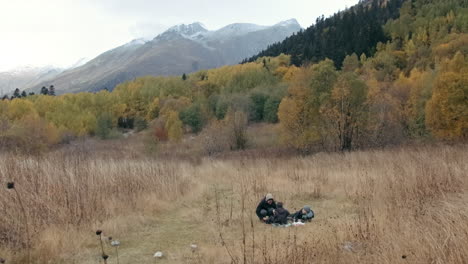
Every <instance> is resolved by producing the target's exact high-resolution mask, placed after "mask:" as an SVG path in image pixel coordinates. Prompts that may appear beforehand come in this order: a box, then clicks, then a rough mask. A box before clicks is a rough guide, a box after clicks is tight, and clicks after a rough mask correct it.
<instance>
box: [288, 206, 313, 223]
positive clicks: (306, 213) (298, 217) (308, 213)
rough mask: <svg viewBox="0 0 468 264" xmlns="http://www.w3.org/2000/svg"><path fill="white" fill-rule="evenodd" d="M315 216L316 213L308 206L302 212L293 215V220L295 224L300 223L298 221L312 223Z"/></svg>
mask: <svg viewBox="0 0 468 264" xmlns="http://www.w3.org/2000/svg"><path fill="white" fill-rule="evenodd" d="M314 216H315V214H314V211H312V209H310V206H308V205H306V206H304V207H303V208H302V209H301V210H299V211H297V212H295V213H294V214H293V215H292V218H293V220H294V222H298V221H301V222H310V221H311V220H312V218H314Z"/></svg>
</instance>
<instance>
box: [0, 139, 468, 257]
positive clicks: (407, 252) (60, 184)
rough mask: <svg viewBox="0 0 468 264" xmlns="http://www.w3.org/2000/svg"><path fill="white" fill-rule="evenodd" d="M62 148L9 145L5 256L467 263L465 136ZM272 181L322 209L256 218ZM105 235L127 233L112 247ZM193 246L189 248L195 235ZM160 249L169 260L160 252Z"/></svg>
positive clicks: (1, 238) (0, 161) (277, 191)
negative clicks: (258, 150) (381, 145)
mask: <svg viewBox="0 0 468 264" xmlns="http://www.w3.org/2000/svg"><path fill="white" fill-rule="evenodd" d="M106 153H110V154H108V155H101V154H100V152H98V151H89V150H87V149H86V148H76V149H61V150H56V151H53V152H50V153H48V154H45V155H43V156H40V157H31V156H16V155H7V154H4V155H1V156H0V183H1V186H3V187H2V189H1V190H0V257H2V258H4V259H6V260H7V262H6V263H27V258H26V252H27V250H26V248H27V247H28V243H27V237H26V232H25V231H26V230H25V221H24V220H25V219H24V217H23V216H22V212H21V208H20V206H19V205H18V202H19V201H18V200H17V198H16V196H15V193H14V192H13V190H7V188H6V185H7V182H9V181H14V182H15V187H16V190H17V191H18V193H19V194H20V196H21V199H22V202H23V204H24V207H25V209H26V213H27V219H28V226H29V231H30V234H31V263H77V264H78V263H83V264H88V263H90V264H91V263H104V262H103V261H102V259H101V256H100V255H101V253H100V252H101V248H100V245H99V243H100V242H99V238H98V237H97V236H96V235H95V232H96V230H97V229H102V230H103V237H102V239H103V242H104V250H105V251H106V254H108V255H109V256H110V258H109V259H108V260H107V263H142V264H144V263H252V264H253V263H262V264H267V263H268V264H276V263H296V264H299V263H467V262H468V247H467V246H466V245H468V207H467V206H466V205H467V203H468V147H467V146H466V145H458V146H430V147H406V148H397V149H390V150H374V151H371V150H370V151H357V152H352V153H344V154H340V153H330V154H326V153H319V154H315V155H311V156H307V157H289V158H285V157H283V158H261V157H258V156H254V155H251V154H244V155H243V154H239V155H236V156H235V157H232V158H226V157H224V158H199V159H194V160H177V159H174V158H164V157H160V158H145V157H142V156H141V155H138V154H137V153H131V152H128V151H126V152H125V154H123V152H122V153H120V152H118V151H113V150H112V149H110V150H108V151H107V152H106ZM267 192H271V193H273V194H274V196H275V198H276V200H278V201H283V202H284V203H285V207H286V208H287V209H289V210H290V211H293V210H294V209H299V208H300V207H302V206H303V205H305V204H308V205H311V206H312V208H313V210H314V211H315V213H316V218H315V219H314V220H313V221H312V223H310V224H307V225H306V226H303V227H290V228H275V227H271V226H267V225H264V224H261V223H260V222H259V221H258V220H257V219H256V217H255V215H254V210H255V207H256V204H257V203H258V201H259V200H260V199H261V197H262V196H263V195H264V194H265V193H267ZM108 236H112V237H113V238H114V239H118V240H120V242H121V245H120V247H119V248H118V255H119V256H118V258H117V252H116V248H112V247H111V246H110V245H109V242H108V239H107V237H108ZM191 244H196V245H197V246H198V248H197V249H196V250H191V248H190V245H191ZM158 250H160V251H162V252H163V253H164V257H163V258H162V259H155V258H154V257H153V254H154V253H155V252H156V251H158Z"/></svg>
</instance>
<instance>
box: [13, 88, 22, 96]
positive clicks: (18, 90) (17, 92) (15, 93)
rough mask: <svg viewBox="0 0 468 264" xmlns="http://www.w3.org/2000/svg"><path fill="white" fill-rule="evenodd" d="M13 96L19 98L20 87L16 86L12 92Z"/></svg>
mask: <svg viewBox="0 0 468 264" xmlns="http://www.w3.org/2000/svg"><path fill="white" fill-rule="evenodd" d="M13 98H21V91H20V89H18V88H16V89H15V91H14V92H13Z"/></svg>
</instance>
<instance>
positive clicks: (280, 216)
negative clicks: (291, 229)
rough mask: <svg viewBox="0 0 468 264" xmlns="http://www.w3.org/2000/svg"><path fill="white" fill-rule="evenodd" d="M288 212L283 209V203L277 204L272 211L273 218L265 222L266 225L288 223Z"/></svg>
mask: <svg viewBox="0 0 468 264" xmlns="http://www.w3.org/2000/svg"><path fill="white" fill-rule="evenodd" d="M288 216H289V211H288V210H286V209H284V208H283V203H282V202H278V203H277V204H276V209H274V210H273V217H270V218H269V219H268V221H267V223H268V224H278V225H285V224H287V223H288Z"/></svg>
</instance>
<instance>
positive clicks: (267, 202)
mask: <svg viewBox="0 0 468 264" xmlns="http://www.w3.org/2000/svg"><path fill="white" fill-rule="evenodd" d="M274 209H276V202H275V200H274V199H273V195H272V194H271V193H269V194H267V195H265V198H263V199H262V200H261V201H260V203H259V204H258V206H257V210H256V211H255V213H256V214H257V216H258V219H260V220H261V221H267V220H268V218H270V217H272V216H273V210H274Z"/></svg>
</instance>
